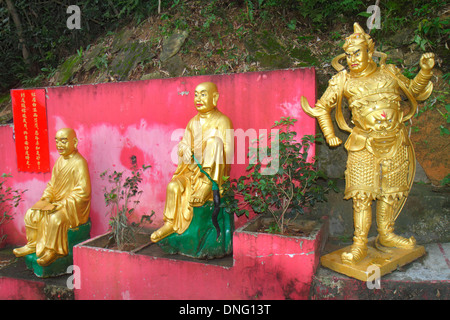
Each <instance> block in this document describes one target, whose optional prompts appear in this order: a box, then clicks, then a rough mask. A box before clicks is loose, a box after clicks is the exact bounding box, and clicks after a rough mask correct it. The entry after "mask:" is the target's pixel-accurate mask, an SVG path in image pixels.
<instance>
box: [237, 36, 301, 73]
mask: <svg viewBox="0 0 450 320" xmlns="http://www.w3.org/2000/svg"><path fill="white" fill-rule="evenodd" d="M244 45H245V48H246V49H247V51H248V52H249V53H250V56H251V57H252V58H253V60H254V61H258V62H259V63H260V65H261V67H263V68H266V69H285V68H289V67H290V66H291V64H292V63H291V57H290V56H289V53H288V52H287V51H288V50H286V48H285V47H283V45H281V44H280V43H279V42H278V41H277V39H275V38H274V37H273V36H272V35H271V34H269V33H268V32H267V31H265V32H263V33H262V34H252V35H249V36H247V37H246V38H245V42H244Z"/></svg>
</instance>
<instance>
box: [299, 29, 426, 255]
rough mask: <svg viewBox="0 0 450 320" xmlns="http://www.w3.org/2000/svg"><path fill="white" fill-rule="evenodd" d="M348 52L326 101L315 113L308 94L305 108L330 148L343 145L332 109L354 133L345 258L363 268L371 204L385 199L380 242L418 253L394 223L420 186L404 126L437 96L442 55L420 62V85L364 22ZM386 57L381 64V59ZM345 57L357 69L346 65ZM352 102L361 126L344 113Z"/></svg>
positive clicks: (379, 213) (380, 205)
mask: <svg viewBox="0 0 450 320" xmlns="http://www.w3.org/2000/svg"><path fill="white" fill-rule="evenodd" d="M343 49H344V51H345V53H343V54H341V55H340V56H338V57H336V58H335V59H334V60H333V67H334V68H336V69H337V70H338V71H339V72H338V73H337V74H336V75H335V76H333V77H332V79H331V80H330V81H329V85H328V88H327V90H326V91H325V93H324V94H323V96H322V97H321V98H320V99H319V100H318V101H317V103H316V105H315V108H311V107H310V106H309V104H308V102H307V101H306V99H305V98H304V97H302V107H303V109H304V111H305V112H306V113H307V114H308V115H310V116H312V117H315V118H317V120H318V122H319V125H320V128H321V130H322V132H323V134H324V136H325V139H326V141H327V143H328V144H329V145H330V146H332V147H334V146H338V145H339V144H341V142H342V141H341V140H340V139H339V138H338V137H336V136H335V133H334V128H333V125H332V122H331V116H330V112H331V111H332V109H333V108H335V107H336V122H337V124H338V126H339V127H340V128H341V129H342V130H345V131H348V132H350V136H349V138H348V140H347V141H346V143H345V148H346V149H347V151H348V161H347V169H346V171H345V179H346V188H345V199H350V198H352V199H353V215H354V217H353V218H354V237H353V244H352V245H351V246H350V248H349V250H347V251H346V252H342V253H341V260H342V262H343V263H344V264H356V263H358V262H360V261H361V260H362V259H363V258H365V257H366V255H367V252H368V247H367V243H368V240H367V236H368V233H369V229H370V226H371V221H372V210H371V203H372V201H373V200H377V204H376V221H377V231H378V237H377V241H376V244H377V245H378V246H379V245H381V246H383V247H389V248H402V249H412V248H414V247H415V246H416V241H415V239H414V238H413V237H411V238H404V237H401V236H399V235H397V234H395V233H394V222H395V220H396V218H397V216H398V214H399V213H400V211H401V209H402V207H403V204H404V202H405V201H406V197H407V196H408V193H409V191H410V189H411V186H412V181H413V179H414V174H415V166H416V163H415V155H414V150H413V147H412V144H411V141H410V139H409V137H408V132H407V130H406V128H405V125H404V122H405V121H408V120H409V119H410V118H411V117H412V116H413V115H414V113H415V112H416V109H417V101H418V100H419V101H423V100H425V99H426V98H428V97H429V95H430V94H431V91H432V90H433V85H432V83H431V81H430V79H431V77H432V68H433V66H434V54H432V53H426V54H424V55H423V56H422V57H421V59H420V68H421V69H420V72H419V73H418V74H417V75H416V77H415V78H414V79H413V80H410V79H407V78H406V77H404V76H403V75H402V74H401V72H400V70H399V69H398V68H397V67H395V66H394V65H389V64H385V60H386V55H385V54H383V53H381V52H376V51H375V50H374V42H373V40H372V39H371V37H370V36H369V35H368V34H366V33H365V32H364V30H363V29H362V28H361V27H360V26H359V25H358V24H357V23H355V24H354V33H353V34H352V35H350V36H349V37H347V38H346V41H345V44H344V46H343ZM374 56H379V57H380V58H381V60H380V64H379V66H378V65H377V64H376V62H375V61H374V60H373V57H374ZM343 58H345V59H346V61H347V65H348V67H349V70H350V71H349V72H348V71H347V70H345V69H344V67H343V66H342V65H340V64H339V60H341V59H343ZM401 95H405V96H406V97H407V98H408V100H409V102H410V104H411V106H410V110H409V112H408V113H406V114H405V113H404V111H403V110H402V107H401V104H400V103H401V100H402V99H401ZM344 97H345V98H346V99H347V101H348V104H349V109H350V111H351V115H352V123H353V125H354V127H353V128H350V127H349V126H348V124H347V123H346V121H345V119H344V117H343V114H342V99H343V98H344Z"/></svg>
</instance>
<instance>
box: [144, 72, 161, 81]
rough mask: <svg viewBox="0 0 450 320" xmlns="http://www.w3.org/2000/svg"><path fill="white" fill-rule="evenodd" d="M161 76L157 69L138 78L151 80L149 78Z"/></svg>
mask: <svg viewBox="0 0 450 320" xmlns="http://www.w3.org/2000/svg"><path fill="white" fill-rule="evenodd" d="M160 78H162V76H161V73H160V72H159V71H156V72H152V73H147V74H144V75H143V76H142V77H141V79H140V80H151V79H160Z"/></svg>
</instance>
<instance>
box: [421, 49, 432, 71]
mask: <svg viewBox="0 0 450 320" xmlns="http://www.w3.org/2000/svg"><path fill="white" fill-rule="evenodd" d="M419 64H420V68H421V69H422V70H423V71H430V70H431V69H433V67H434V53H431V52H427V53H424V54H423V55H422V57H421V58H420V62H419Z"/></svg>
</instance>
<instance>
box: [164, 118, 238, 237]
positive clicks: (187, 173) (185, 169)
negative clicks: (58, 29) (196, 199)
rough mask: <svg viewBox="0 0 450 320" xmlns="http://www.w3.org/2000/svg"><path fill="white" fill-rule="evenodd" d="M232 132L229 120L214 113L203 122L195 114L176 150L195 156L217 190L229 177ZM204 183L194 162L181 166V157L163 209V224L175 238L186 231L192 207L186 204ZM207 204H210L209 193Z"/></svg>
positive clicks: (232, 144)
mask: <svg viewBox="0 0 450 320" xmlns="http://www.w3.org/2000/svg"><path fill="white" fill-rule="evenodd" d="M232 129H233V126H232V123H231V121H230V119H229V118H228V117H227V116H225V115H224V114H223V113H221V112H220V111H219V110H217V109H215V110H213V112H211V114H210V115H209V116H208V117H207V118H204V119H202V118H201V116H200V114H197V115H196V116H195V117H193V118H192V119H191V120H190V121H189V123H188V125H187V127H186V130H185V133H184V136H183V139H182V140H181V142H180V143H179V145H178V148H179V150H180V149H184V150H188V149H189V150H191V152H193V153H194V155H195V157H196V159H197V160H198V161H199V162H200V164H201V165H202V167H203V169H205V170H207V171H209V172H210V173H209V174H210V176H211V178H212V179H213V180H214V181H216V182H217V184H218V185H219V187H220V186H221V185H222V181H223V177H224V176H227V175H228V174H229V170H230V163H231V161H232V157H233V152H234V151H233V150H234V138H233V133H232ZM200 178H202V179H200ZM203 183H205V179H204V174H203V173H201V172H200V170H199V168H198V166H197V164H196V163H195V162H194V161H191V162H190V163H184V162H183V160H182V159H181V157H180V158H179V163H178V167H177V169H176V171H175V173H174V175H173V177H172V179H171V181H170V183H169V184H168V186H167V192H166V203H165V208H164V221H165V222H170V223H171V224H172V225H173V229H174V231H175V232H177V233H178V234H182V233H183V232H184V231H186V229H187V228H188V227H189V225H190V223H191V220H192V217H193V207H192V206H191V205H190V203H189V200H190V199H191V196H192V194H193V193H194V192H195V191H196V190H198V189H199V188H200V187H201V185H202V184H203ZM207 200H212V193H211V197H210V198H209V199H207ZM203 204H204V203H202V204H201V205H203Z"/></svg>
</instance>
